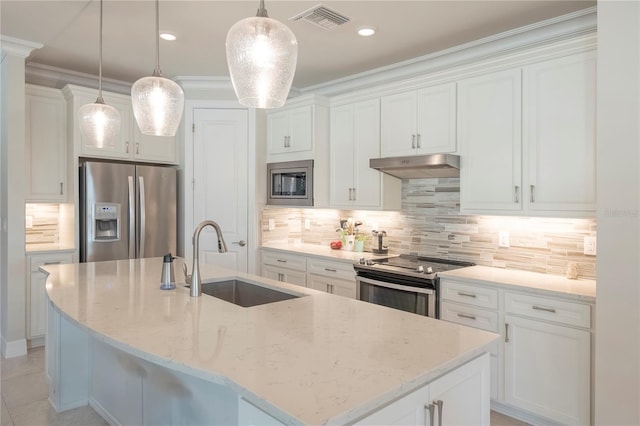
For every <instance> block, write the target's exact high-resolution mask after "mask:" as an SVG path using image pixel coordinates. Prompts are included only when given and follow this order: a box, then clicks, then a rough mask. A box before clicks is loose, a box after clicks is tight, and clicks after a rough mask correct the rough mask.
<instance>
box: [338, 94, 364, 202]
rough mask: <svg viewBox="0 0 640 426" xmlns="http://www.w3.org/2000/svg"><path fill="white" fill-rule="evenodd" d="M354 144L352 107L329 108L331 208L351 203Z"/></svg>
mask: <svg viewBox="0 0 640 426" xmlns="http://www.w3.org/2000/svg"><path fill="white" fill-rule="evenodd" d="M354 143H355V141H354V106H353V105H345V106H340V107H336V108H331V138H330V141H329V155H330V165H329V175H330V179H329V184H330V202H331V206H332V207H351V205H352V203H353V188H354V180H353V176H354V167H356V165H355V158H354V153H355V148H354ZM367 161H368V159H367ZM367 166H368V165H367Z"/></svg>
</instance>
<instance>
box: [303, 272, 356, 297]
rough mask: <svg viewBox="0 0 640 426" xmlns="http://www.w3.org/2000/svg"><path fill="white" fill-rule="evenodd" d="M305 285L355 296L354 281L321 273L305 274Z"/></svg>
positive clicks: (341, 294) (339, 294)
mask: <svg viewBox="0 0 640 426" xmlns="http://www.w3.org/2000/svg"><path fill="white" fill-rule="evenodd" d="M307 287H309V288H312V289H314V290H319V291H324V292H326V293H330V294H337V295H338V296H343V297H349V298H351V299H355V298H356V281H355V280H353V281H349V280H343V279H337V278H334V277H327V276H323V275H316V274H307Z"/></svg>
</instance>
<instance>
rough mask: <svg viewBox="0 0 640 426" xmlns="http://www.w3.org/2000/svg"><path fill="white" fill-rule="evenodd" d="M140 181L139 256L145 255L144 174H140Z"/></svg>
mask: <svg viewBox="0 0 640 426" xmlns="http://www.w3.org/2000/svg"><path fill="white" fill-rule="evenodd" d="M138 181H139V185H140V237H139V239H138V240H139V244H140V255H139V256H138V257H140V258H143V257H144V240H145V238H144V236H145V235H146V229H145V227H146V218H145V216H146V214H145V204H146V203H145V198H144V178H143V177H142V176H138Z"/></svg>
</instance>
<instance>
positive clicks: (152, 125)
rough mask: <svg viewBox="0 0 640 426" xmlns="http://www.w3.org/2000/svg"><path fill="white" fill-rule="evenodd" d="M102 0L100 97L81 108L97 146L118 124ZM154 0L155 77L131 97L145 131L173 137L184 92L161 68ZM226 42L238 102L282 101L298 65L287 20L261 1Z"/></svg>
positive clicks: (84, 128) (85, 129)
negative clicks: (110, 93) (106, 67)
mask: <svg viewBox="0 0 640 426" xmlns="http://www.w3.org/2000/svg"><path fill="white" fill-rule="evenodd" d="M102 1H103V0H100V59H99V74H98V98H97V99H96V101H95V102H94V103H92V104H86V105H83V106H82V107H80V109H79V111H78V114H79V121H80V131H81V132H82V135H83V138H84V139H85V140H86V141H90V142H91V143H92V144H93V145H95V146H98V147H102V146H106V145H109V144H112V143H114V141H115V139H116V138H117V135H118V131H119V129H120V114H119V113H118V110H117V109H115V108H114V107H112V106H110V105H107V104H105V102H104V100H103V99H102ZM155 3H156V22H155V24H156V25H155V35H154V36H155V40H156V66H155V69H154V71H153V75H152V76H150V77H143V78H141V79H139V80H138V81H136V82H135V83H134V84H133V86H132V87H131V102H132V106H133V115H134V116H135V119H136V122H137V123H138V127H139V128H140V130H141V131H142V133H143V134H146V135H156V136H175V134H176V131H177V129H178V126H179V125H180V120H181V119H182V111H183V109H184V93H183V91H182V89H181V88H180V86H179V85H178V84H176V83H175V82H174V81H172V80H169V79H167V78H165V77H163V76H162V72H161V71H160V40H159V35H160V30H159V21H160V13H159V0H156V2H155ZM225 45H226V53H227V64H228V66H229V74H230V75H231V82H232V84H233V88H234V90H235V92H236V96H237V97H238V101H239V102H240V104H241V105H243V106H246V107H249V108H277V107H280V106H282V105H284V103H285V101H286V99H287V96H288V95H289V90H290V89H291V83H292V81H293V75H294V73H295V69H296V63H297V58H298V43H297V41H296V37H295V35H294V34H293V32H291V30H290V29H289V28H287V26H286V25H284V24H282V23H280V22H278V21H276V20H275V19H271V18H269V17H268V15H267V10H266V9H265V7H264V0H260V7H259V9H258V13H257V15H256V16H255V17H251V18H245V19H242V20H240V21H238V22H237V23H236V24H234V25H233V26H232V27H231V29H230V30H229V32H228V33H227V39H226V43H225Z"/></svg>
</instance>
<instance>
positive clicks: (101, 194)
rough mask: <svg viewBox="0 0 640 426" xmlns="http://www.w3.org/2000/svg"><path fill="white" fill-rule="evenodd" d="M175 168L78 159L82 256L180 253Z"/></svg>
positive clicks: (90, 259) (95, 258)
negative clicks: (177, 247) (81, 161)
mask: <svg viewBox="0 0 640 426" xmlns="http://www.w3.org/2000/svg"><path fill="white" fill-rule="evenodd" d="M176 187H177V176H176V170H175V169H174V168H171V167H165V166H150V165H141V164H131V163H110V162H98V161H85V162H83V163H81V164H80V261H81V262H97V261H102V260H119V259H135V258H143V257H157V256H163V255H165V254H167V253H173V254H175V253H176V242H177V237H176V228H177V223H176V220H177V219H176V204H177V194H176Z"/></svg>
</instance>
